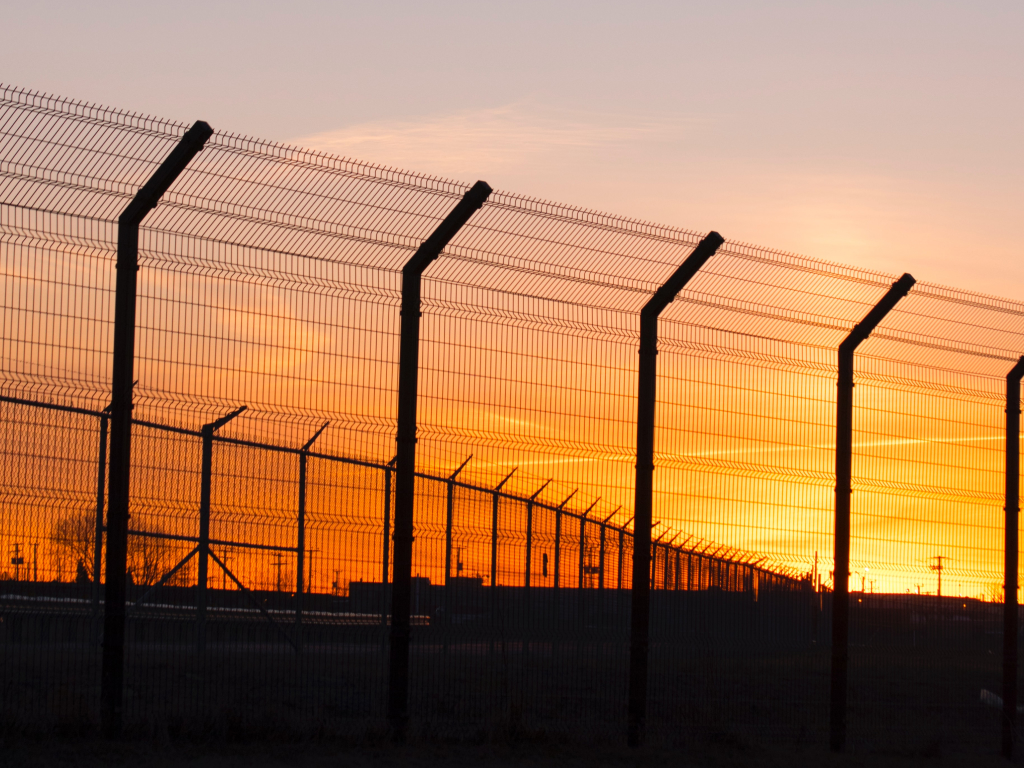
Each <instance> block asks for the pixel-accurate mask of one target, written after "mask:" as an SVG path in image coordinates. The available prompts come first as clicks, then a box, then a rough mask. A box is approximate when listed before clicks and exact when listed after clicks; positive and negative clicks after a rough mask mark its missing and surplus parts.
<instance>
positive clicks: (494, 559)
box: [491, 467, 519, 607]
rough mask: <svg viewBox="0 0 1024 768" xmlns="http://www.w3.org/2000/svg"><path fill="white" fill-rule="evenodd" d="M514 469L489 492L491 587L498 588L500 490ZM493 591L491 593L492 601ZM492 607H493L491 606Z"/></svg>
mask: <svg viewBox="0 0 1024 768" xmlns="http://www.w3.org/2000/svg"><path fill="white" fill-rule="evenodd" d="M516 469H519V467H516V468H515V469H513V470H512V471H511V472H509V473H508V474H507V475H505V479H504V480H502V481H501V482H500V483H498V485H497V487H496V488H495V489H494V490H493V491H491V586H492V587H496V586H498V500H499V498H500V496H499V494H500V493H501V489H502V488H504V487H505V483H507V482H508V481H509V480H511V479H512V475H514V474H515V473H516ZM494 594H495V593H494V591H493V590H492V591H491V596H492V599H493V596H494ZM492 607H493V606H492Z"/></svg>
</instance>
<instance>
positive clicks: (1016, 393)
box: [1002, 357, 1024, 760]
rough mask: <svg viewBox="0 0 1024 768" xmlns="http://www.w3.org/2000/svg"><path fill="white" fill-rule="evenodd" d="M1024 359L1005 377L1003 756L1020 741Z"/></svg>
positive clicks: (1008, 755)
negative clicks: (1023, 394)
mask: <svg viewBox="0 0 1024 768" xmlns="http://www.w3.org/2000/svg"><path fill="white" fill-rule="evenodd" d="M1022 378H1024V357H1022V358H1020V360H1018V361H1017V364H1016V365H1015V366H1013V368H1012V369H1010V372H1009V373H1008V374H1006V497H1005V498H1006V506H1005V510H1006V526H1005V528H1006V530H1005V537H1006V540H1005V542H1004V546H1003V567H1004V579H1003V734H1002V735H1003V757H1005V758H1006V759H1007V760H1011V759H1013V746H1014V743H1015V742H1016V741H1017V665H1018V659H1017V621H1018V617H1017V613H1018V610H1017V583H1018V576H1017V572H1018V570H1019V568H1020V564H1019V562H1020V530H1019V527H1020V382H1021V379H1022Z"/></svg>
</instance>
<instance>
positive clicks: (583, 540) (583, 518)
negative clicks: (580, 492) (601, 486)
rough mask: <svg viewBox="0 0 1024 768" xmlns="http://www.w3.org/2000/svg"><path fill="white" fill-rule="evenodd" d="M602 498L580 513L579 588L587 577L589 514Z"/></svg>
mask: <svg viewBox="0 0 1024 768" xmlns="http://www.w3.org/2000/svg"><path fill="white" fill-rule="evenodd" d="M600 500H601V499H597V501H595V502H594V503H593V504H591V505H590V506H589V507H587V509H586V510H585V511H584V512H583V514H582V515H580V553H579V554H580V556H579V564H578V569H579V573H577V574H576V581H577V586H576V588H577V589H579V590H582V589H583V585H584V584H586V579H585V578H584V576H585V575H586V573H585V572H586V568H587V559H586V557H585V554H586V551H587V515H589V514H590V513H591V511H593V509H594V507H596V506H597V502H598V501H600ZM580 594H581V595H582V594H583V593H582V592H580Z"/></svg>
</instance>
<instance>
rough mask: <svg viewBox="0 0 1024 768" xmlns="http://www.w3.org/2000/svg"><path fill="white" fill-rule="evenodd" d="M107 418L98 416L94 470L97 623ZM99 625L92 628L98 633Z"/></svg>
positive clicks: (94, 607) (96, 615)
mask: <svg viewBox="0 0 1024 768" xmlns="http://www.w3.org/2000/svg"><path fill="white" fill-rule="evenodd" d="M109 425H110V419H109V417H108V416H107V415H106V414H104V415H103V416H100V449H99V456H98V457H97V462H96V464H97V468H96V531H95V533H94V536H95V538H94V539H93V543H92V616H93V619H94V621H96V622H98V621H99V617H100V582H101V581H102V580H101V579H100V571H101V570H102V569H103V530H104V521H103V508H104V506H105V503H106V496H107V431H108V427H109ZM98 629H99V625H98V624H96V625H95V626H94V631H98Z"/></svg>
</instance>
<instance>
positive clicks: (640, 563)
mask: <svg viewBox="0 0 1024 768" xmlns="http://www.w3.org/2000/svg"><path fill="white" fill-rule="evenodd" d="M723 242H725V241H724V239H723V238H722V236H721V235H720V234H718V233H717V232H710V233H708V235H707V236H706V237H705V238H704V239H703V240H701V241H700V243H698V244H697V247H696V248H694V249H693V252H692V253H691V254H690V255H689V256H688V257H687V258H686V261H684V262H683V264H682V266H680V267H679V269H677V270H676V271H675V272H674V273H673V274H672V276H671V277H670V278H669V279H668V280H666V281H665V283H664V285H662V286H661V287H660V288H659V289H658V290H657V291H656V292H655V294H654V296H652V297H651V299H650V300H649V301H648V302H647V303H646V304H645V305H644V307H643V309H642V310H640V365H639V369H638V374H639V384H638V392H637V426H636V490H635V493H636V497H635V502H634V505H633V511H634V514H635V516H636V521H635V523H634V524H633V586H632V602H631V606H630V640H629V702H628V712H627V729H626V730H627V734H626V740H627V742H628V744H629V746H631V747H638V746H640V744H641V743H642V742H643V739H644V727H645V723H646V719H647V655H648V652H647V648H648V634H649V626H650V611H651V580H650V572H651V527H652V526H651V514H652V509H653V494H654V398H655V392H656V385H657V375H658V359H657V354H658V315H660V314H661V312H662V310H663V309H665V307H667V306H668V305H669V302H671V301H672V300H673V299H674V298H675V297H676V294H677V293H679V291H681V290H682V289H683V286H685V285H686V284H687V283H688V282H689V281H690V278H692V277H693V276H694V275H696V274H697V272H698V271H699V270H700V268H701V267H703V266H704V264H705V262H707V260H708V259H710V258H711V257H712V256H713V255H714V254H715V252H716V251H717V250H718V247H719V246H720V245H721V244H722V243H723Z"/></svg>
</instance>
